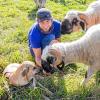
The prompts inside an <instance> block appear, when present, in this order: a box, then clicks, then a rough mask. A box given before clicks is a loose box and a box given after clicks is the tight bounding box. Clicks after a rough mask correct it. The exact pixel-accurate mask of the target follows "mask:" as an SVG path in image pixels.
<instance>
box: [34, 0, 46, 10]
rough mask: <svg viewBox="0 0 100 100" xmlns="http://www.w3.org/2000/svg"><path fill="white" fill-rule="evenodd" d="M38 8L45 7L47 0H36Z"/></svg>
mask: <svg viewBox="0 0 100 100" xmlns="http://www.w3.org/2000/svg"><path fill="white" fill-rule="evenodd" d="M34 2H35V4H36V7H37V8H44V7H45V4H46V0H34Z"/></svg>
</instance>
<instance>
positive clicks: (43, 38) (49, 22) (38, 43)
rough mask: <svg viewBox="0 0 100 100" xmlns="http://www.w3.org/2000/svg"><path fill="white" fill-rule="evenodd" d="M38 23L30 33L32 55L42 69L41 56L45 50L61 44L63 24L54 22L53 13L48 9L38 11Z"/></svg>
mask: <svg viewBox="0 0 100 100" xmlns="http://www.w3.org/2000/svg"><path fill="white" fill-rule="evenodd" d="M36 16H37V21H36V23H34V24H33V26H32V27H31V29H30V31H29V36H28V40H29V48H30V53H31V55H32V56H33V57H35V62H36V65H37V66H39V67H40V68H41V54H42V51H43V49H44V48H45V47H46V46H47V45H49V44H52V43H54V42H60V36H61V29H60V27H61V24H60V22H59V21H57V20H54V19H53V17H52V15H51V12H50V11H49V10H48V9H46V8H41V9H39V10H38V11H37V15H36Z"/></svg>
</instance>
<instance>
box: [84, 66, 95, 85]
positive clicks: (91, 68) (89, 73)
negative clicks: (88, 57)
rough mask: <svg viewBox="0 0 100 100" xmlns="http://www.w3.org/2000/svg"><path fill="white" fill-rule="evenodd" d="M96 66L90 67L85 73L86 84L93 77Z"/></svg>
mask: <svg viewBox="0 0 100 100" xmlns="http://www.w3.org/2000/svg"><path fill="white" fill-rule="evenodd" d="M93 68H94V67H89V68H88V70H87V72H86V75H85V79H84V80H83V82H82V84H83V85H85V84H86V83H87V82H88V81H89V79H90V78H91V77H92V75H93V73H94V69H93Z"/></svg>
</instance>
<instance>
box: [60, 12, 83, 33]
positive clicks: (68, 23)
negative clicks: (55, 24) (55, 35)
mask: <svg viewBox="0 0 100 100" xmlns="http://www.w3.org/2000/svg"><path fill="white" fill-rule="evenodd" d="M80 29H83V30H84V29H85V23H84V21H83V20H81V19H80V18H79V16H78V12H76V11H70V12H68V14H67V15H66V16H65V18H64V20H63V21H62V22H61V33H62V34H70V33H71V32H76V31H79V30H80Z"/></svg>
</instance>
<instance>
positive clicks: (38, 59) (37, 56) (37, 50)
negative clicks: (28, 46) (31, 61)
mask: <svg viewBox="0 0 100 100" xmlns="http://www.w3.org/2000/svg"><path fill="white" fill-rule="evenodd" d="M32 50H33V52H34V55H35V62H36V64H37V65H38V66H41V48H32Z"/></svg>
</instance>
